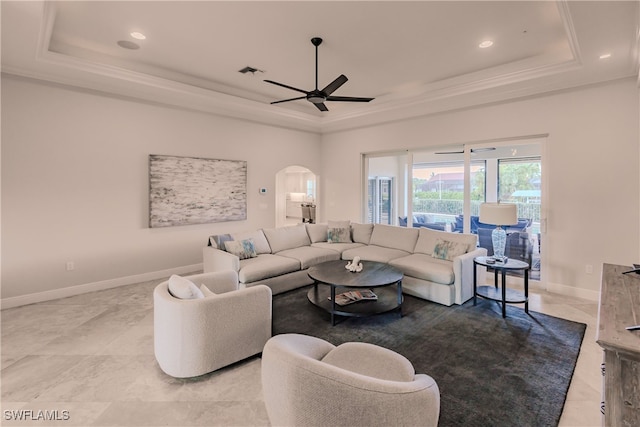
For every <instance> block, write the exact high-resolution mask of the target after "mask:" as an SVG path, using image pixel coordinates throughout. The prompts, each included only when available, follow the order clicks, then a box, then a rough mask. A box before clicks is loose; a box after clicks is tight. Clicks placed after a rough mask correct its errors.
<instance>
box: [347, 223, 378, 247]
mask: <svg viewBox="0 0 640 427" xmlns="http://www.w3.org/2000/svg"><path fill="white" fill-rule="evenodd" d="M371 233H373V224H351V238H352V239H353V241H354V242H355V243H363V244H365V245H368V244H369V242H370V241H371Z"/></svg>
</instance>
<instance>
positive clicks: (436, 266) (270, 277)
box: [203, 221, 487, 306]
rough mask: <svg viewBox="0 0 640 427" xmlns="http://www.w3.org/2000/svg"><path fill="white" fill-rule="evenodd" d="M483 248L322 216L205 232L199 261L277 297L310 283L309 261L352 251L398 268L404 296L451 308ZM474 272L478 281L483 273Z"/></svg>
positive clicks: (443, 236)
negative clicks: (227, 231) (223, 232)
mask: <svg viewBox="0 0 640 427" xmlns="http://www.w3.org/2000/svg"><path fill="white" fill-rule="evenodd" d="M345 228H346V229H347V230H346V231H347V232H346V233H337V232H336V231H345V230H344V229H345ZM336 236H338V238H337V239H336ZM230 241H234V242H236V243H226V242H230ZM247 242H250V243H247ZM227 247H230V248H229V250H230V251H231V252H229V251H227V250H225V249H227ZM238 247H240V251H238ZM434 252H435V255H434ZM486 253H487V251H486V249H484V248H477V235H475V234H462V233H448V232H443V231H437V230H432V229H428V228H405V227H396V226H390V225H382V224H356V223H351V224H349V222H348V221H347V222H345V221H341V222H332V221H329V223H327V224H299V225H296V226H290V227H281V228H270V229H261V230H256V231H251V232H244V233H235V234H230V235H216V236H211V237H210V238H209V245H208V246H206V247H205V248H204V249H203V259H204V272H213V271H223V270H233V271H236V272H237V273H238V277H239V280H240V286H241V287H250V286H255V285H260V284H264V285H267V286H269V287H270V288H271V289H272V291H273V293H274V294H278V293H281V292H285V291H288V290H291V289H295V288H298V287H302V286H305V285H309V284H312V283H313V280H311V279H310V278H309V276H308V275H307V269H308V268H309V267H311V266H313V265H315V264H319V263H321V262H324V261H330V260H339V259H344V260H345V261H346V260H351V259H353V258H354V257H355V256H359V257H360V259H362V260H364V261H379V262H384V263H389V264H390V265H393V266H394V267H396V268H398V269H400V270H401V271H402V272H403V273H404V279H403V280H402V288H403V291H404V293H406V294H409V295H414V296H417V297H420V298H423V299H426V300H429V301H434V302H437V303H440V304H444V305H447V306H450V305H452V304H463V303H464V302H465V301H467V300H469V299H470V298H472V297H473V258H474V257H477V256H482V255H486ZM241 258H244V259H241ZM354 274H357V273H354ZM478 274H479V277H478V280H479V282H480V283H484V270H483V269H478Z"/></svg>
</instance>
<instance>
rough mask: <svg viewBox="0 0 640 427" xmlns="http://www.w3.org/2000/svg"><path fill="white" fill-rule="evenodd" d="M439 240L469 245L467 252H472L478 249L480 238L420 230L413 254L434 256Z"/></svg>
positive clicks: (473, 235) (426, 229)
mask: <svg viewBox="0 0 640 427" xmlns="http://www.w3.org/2000/svg"><path fill="white" fill-rule="evenodd" d="M438 239H442V240H447V241H450V242H461V243H464V244H466V245H467V250H466V252H471V251H473V250H474V249H475V248H476V245H477V242H478V236H477V235H475V234H464V233H449V232H446V231H437V230H432V229H430V228H420V229H419V236H418V241H417V242H416V246H415V249H414V251H413V252H415V253H421V254H426V255H433V249H434V248H435V247H436V241H437V240H438Z"/></svg>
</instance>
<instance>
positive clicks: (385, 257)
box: [342, 227, 409, 263]
mask: <svg viewBox="0 0 640 427" xmlns="http://www.w3.org/2000/svg"><path fill="white" fill-rule="evenodd" d="M398 228H399V227H398ZM407 255H409V252H406V251H401V250H400V249H393V248H385V247H382V246H376V245H369V246H361V247H359V248H354V249H347V250H346V251H344V252H342V259H345V260H352V259H353V258H354V257H357V256H359V257H360V259H361V260H363V261H378V262H385V263H387V262H389V261H391V260H392V259H395V258H401V257H404V256H407Z"/></svg>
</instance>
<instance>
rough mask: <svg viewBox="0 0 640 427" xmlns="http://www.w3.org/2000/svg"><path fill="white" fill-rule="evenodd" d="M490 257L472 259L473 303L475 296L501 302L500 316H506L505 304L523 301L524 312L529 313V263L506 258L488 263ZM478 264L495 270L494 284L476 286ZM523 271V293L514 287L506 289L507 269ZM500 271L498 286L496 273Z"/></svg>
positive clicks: (474, 302) (474, 303) (475, 301)
mask: <svg viewBox="0 0 640 427" xmlns="http://www.w3.org/2000/svg"><path fill="white" fill-rule="evenodd" d="M492 259H493V258H492V257H488V256H480V257H476V258H474V259H473V305H476V303H477V300H476V297H482V298H485V299H490V300H492V301H498V302H501V303H502V317H507V304H522V303H524V311H525V313H529V268H530V266H529V264H528V263H526V262H524V261H519V260H517V259H507V262H498V261H495V263H490V261H491V260H492ZM478 265H481V266H484V267H491V268H493V270H494V272H495V278H494V286H478V284H477V281H478V273H477V269H478ZM521 270H522V271H523V272H524V294H523V293H522V292H520V291H516V290H515V289H507V278H506V276H507V271H521ZM499 272H500V273H502V285H501V288H498V273H499Z"/></svg>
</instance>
